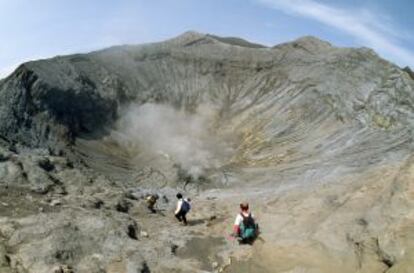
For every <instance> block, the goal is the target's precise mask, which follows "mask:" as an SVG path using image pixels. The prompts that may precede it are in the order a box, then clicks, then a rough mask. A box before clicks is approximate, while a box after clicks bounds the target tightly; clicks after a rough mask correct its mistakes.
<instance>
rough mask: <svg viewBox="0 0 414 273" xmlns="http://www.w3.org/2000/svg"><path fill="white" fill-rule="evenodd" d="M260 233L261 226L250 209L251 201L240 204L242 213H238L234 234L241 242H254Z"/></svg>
mask: <svg viewBox="0 0 414 273" xmlns="http://www.w3.org/2000/svg"><path fill="white" fill-rule="evenodd" d="M258 233H259V226H258V225H257V224H256V223H255V220H254V217H253V215H252V214H251V212H250V211H249V203H247V202H244V203H241V204H240V213H239V214H237V217H236V221H235V222H234V226H233V235H234V236H235V237H237V238H238V240H239V242H240V243H252V242H253V241H254V239H255V238H256V237H257V235H258Z"/></svg>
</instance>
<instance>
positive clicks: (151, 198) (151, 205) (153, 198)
mask: <svg viewBox="0 0 414 273" xmlns="http://www.w3.org/2000/svg"><path fill="white" fill-rule="evenodd" d="M158 198H159V196H158V194H150V195H148V196H147V197H146V198H145V202H146V203H147V208H148V209H149V210H150V211H151V212H152V213H156V212H157V211H156V210H155V204H156V203H157V200H158Z"/></svg>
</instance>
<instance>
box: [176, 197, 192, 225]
mask: <svg viewBox="0 0 414 273" xmlns="http://www.w3.org/2000/svg"><path fill="white" fill-rule="evenodd" d="M177 199H178V201H177V207H176V209H175V212H174V215H175V218H177V219H178V221H180V222H183V224H184V225H187V217H186V215H187V213H188V212H189V211H190V209H191V205H190V201H191V200H190V199H184V198H183V195H182V194H181V193H177Z"/></svg>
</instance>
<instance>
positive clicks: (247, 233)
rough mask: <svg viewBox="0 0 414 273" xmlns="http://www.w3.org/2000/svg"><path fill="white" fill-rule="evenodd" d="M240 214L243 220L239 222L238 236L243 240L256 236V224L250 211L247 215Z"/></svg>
mask: <svg viewBox="0 0 414 273" xmlns="http://www.w3.org/2000/svg"><path fill="white" fill-rule="evenodd" d="M240 215H241V216H242V217H243V221H242V222H241V224H240V237H241V238H242V239H243V240H248V239H253V238H254V237H256V232H257V226H256V223H255V222H254V219H253V217H252V215H251V214H250V213H249V216H244V215H243V213H241V214H240Z"/></svg>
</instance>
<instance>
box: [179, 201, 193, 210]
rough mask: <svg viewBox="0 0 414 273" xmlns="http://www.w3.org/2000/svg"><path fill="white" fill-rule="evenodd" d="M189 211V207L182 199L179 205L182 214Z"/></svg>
mask: <svg viewBox="0 0 414 273" xmlns="http://www.w3.org/2000/svg"><path fill="white" fill-rule="evenodd" d="M190 209H191V205H190V203H189V202H188V201H187V200H184V199H183V203H182V204H181V210H182V211H184V212H189V211H190Z"/></svg>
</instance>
